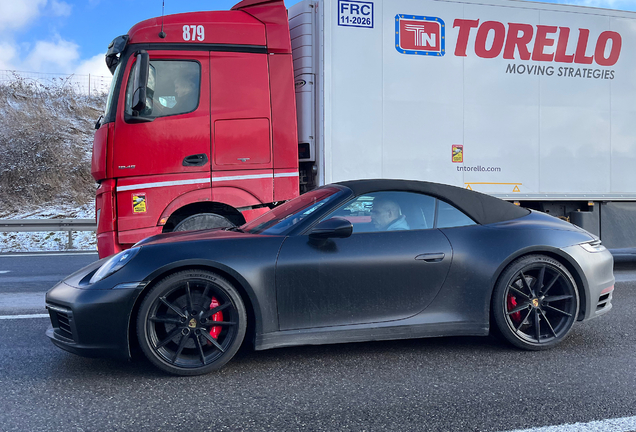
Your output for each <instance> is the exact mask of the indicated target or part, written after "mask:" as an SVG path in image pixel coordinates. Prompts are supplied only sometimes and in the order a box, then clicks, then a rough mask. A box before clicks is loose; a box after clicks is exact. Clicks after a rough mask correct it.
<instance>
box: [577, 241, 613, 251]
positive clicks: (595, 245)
mask: <svg viewBox="0 0 636 432" xmlns="http://www.w3.org/2000/svg"><path fill="white" fill-rule="evenodd" d="M579 246H581V247H582V248H583V249H585V250H586V251H588V252H591V253H595V252H603V251H604V250H607V249H606V248H605V246H603V245H602V244H601V241H600V240H592V241H589V242H585V243H580V244H579Z"/></svg>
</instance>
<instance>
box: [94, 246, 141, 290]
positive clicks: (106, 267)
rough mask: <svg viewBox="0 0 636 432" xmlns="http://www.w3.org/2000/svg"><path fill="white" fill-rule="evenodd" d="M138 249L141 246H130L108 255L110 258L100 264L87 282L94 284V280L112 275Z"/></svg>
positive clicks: (135, 253)
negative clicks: (130, 247) (115, 253)
mask: <svg viewBox="0 0 636 432" xmlns="http://www.w3.org/2000/svg"><path fill="white" fill-rule="evenodd" d="M140 249H141V248H138V247H137V248H132V249H128V250H125V251H121V252H119V253H118V254H117V255H113V256H112V257H110V259H108V261H106V262H105V263H104V264H102V266H101V267H100V268H99V269H98V270H97V271H96V272H95V274H94V275H93V277H91V280H90V282H89V283H91V284H94V283H95V282H98V281H100V280H102V279H104V278H106V277H108V276H110V275H112V274H113V273H115V272H116V271H117V270H119V269H121V268H122V267H123V266H125V265H126V264H128V263H129V262H130V260H132V259H133V258H134V257H135V255H137V253H138V252H139V250H140Z"/></svg>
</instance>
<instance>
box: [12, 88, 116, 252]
mask: <svg viewBox="0 0 636 432" xmlns="http://www.w3.org/2000/svg"><path fill="white" fill-rule="evenodd" d="M105 103H106V95H97V96H96V95H92V96H90V97H89V96H85V95H81V94H79V93H78V92H75V91H74V90H73V88H72V87H71V86H69V85H66V84H65V83H64V82H60V83H59V84H53V85H46V86H44V85H40V84H37V83H33V82H28V81H26V80H20V79H17V80H15V81H14V82H11V83H9V84H0V219H27V218H28V219H32V218H47V219H51V218H55V219H61V218H93V217H94V202H93V200H94V194H95V188H96V185H95V181H94V180H93V178H92V177H91V174H90V161H91V147H92V141H93V134H94V129H93V127H94V124H95V120H96V119H97V117H99V115H100V114H101V113H102V111H103V109H104V106H105ZM73 237H74V239H75V241H74V246H75V248H80V249H90V250H95V234H94V233H88V232H84V233H77V234H74V235H73ZM67 238H68V234H67V233H65V232H56V233H0V253H2V252H9V251H24V250H63V249H65V248H66V242H67Z"/></svg>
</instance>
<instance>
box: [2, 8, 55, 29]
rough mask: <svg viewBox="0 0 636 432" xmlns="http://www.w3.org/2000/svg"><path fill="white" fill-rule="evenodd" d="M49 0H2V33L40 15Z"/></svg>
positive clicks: (19, 26)
mask: <svg viewBox="0 0 636 432" xmlns="http://www.w3.org/2000/svg"><path fill="white" fill-rule="evenodd" d="M46 1H47V0H2V1H0V33H1V32H3V31H6V30H11V29H18V28H21V27H23V26H25V25H26V24H28V23H29V22H30V21H32V20H34V19H35V18H37V17H38V16H39V15H40V9H41V8H43V7H44V6H45V5H46Z"/></svg>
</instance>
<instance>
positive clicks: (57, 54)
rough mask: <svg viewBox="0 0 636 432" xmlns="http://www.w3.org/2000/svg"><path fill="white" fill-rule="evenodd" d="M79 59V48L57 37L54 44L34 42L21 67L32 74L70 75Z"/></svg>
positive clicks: (73, 43)
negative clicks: (52, 73)
mask: <svg viewBox="0 0 636 432" xmlns="http://www.w3.org/2000/svg"><path fill="white" fill-rule="evenodd" d="M79 57H80V56H79V46H78V45H77V44H76V43H75V42H70V41H65V40H63V39H60V38H59V37H58V38H57V40H56V41H54V42H49V41H38V42H36V43H35V47H34V48H33V49H32V50H31V52H30V53H29V54H28V55H27V57H26V59H25V60H24V62H23V66H24V67H25V68H27V69H26V70H29V71H34V72H36V71H37V72H54V73H71V72H73V69H74V67H75V66H76V64H77V61H78V60H79Z"/></svg>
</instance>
